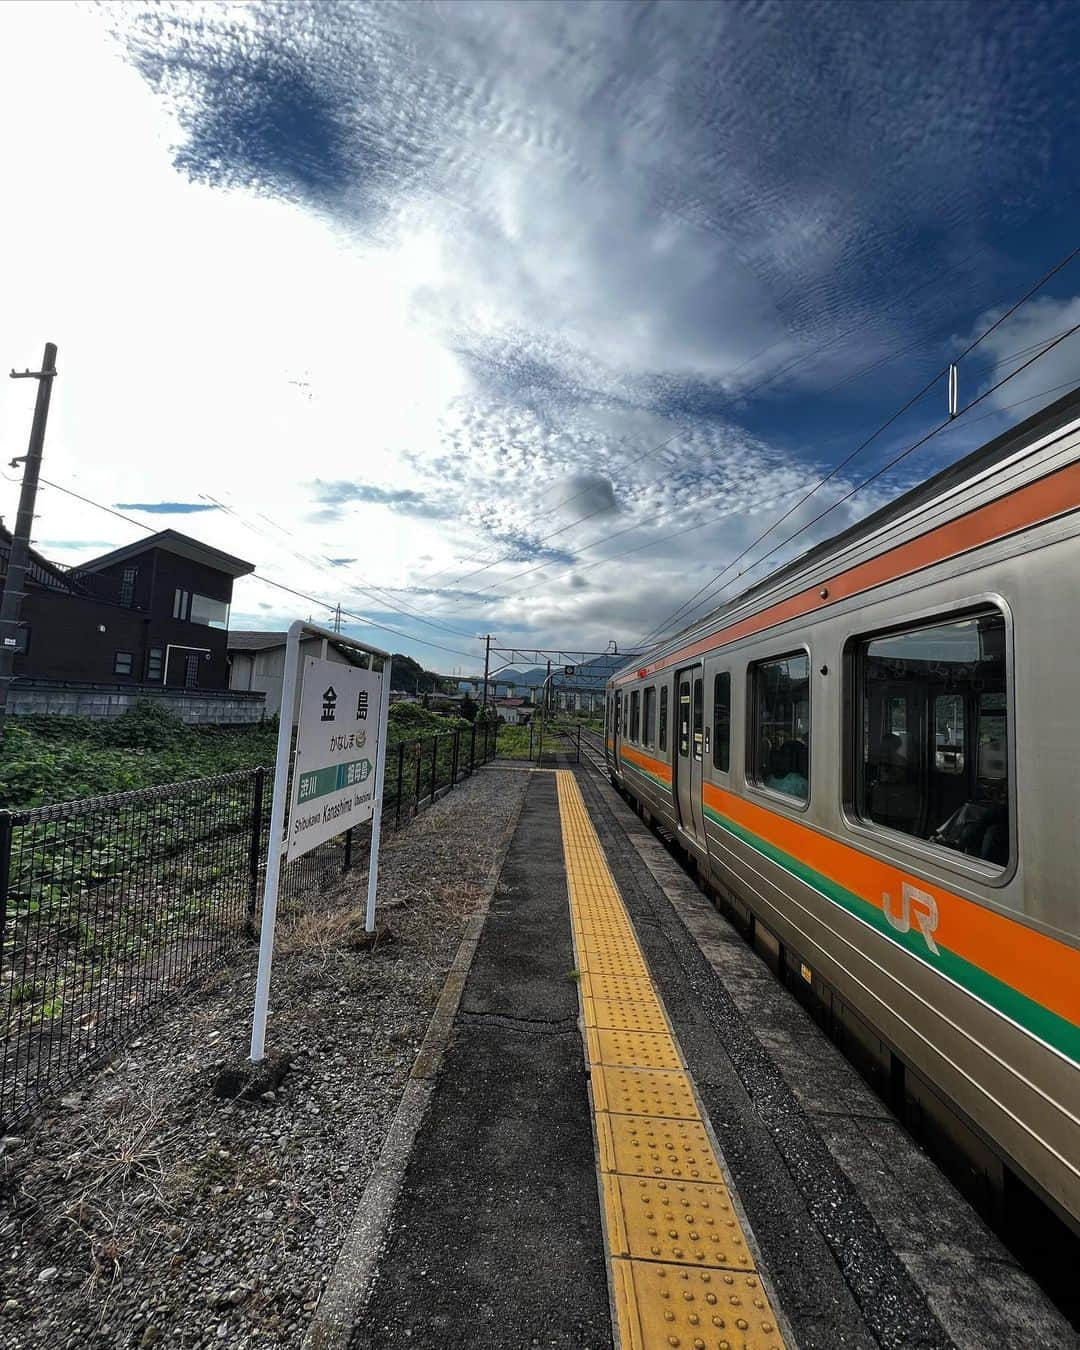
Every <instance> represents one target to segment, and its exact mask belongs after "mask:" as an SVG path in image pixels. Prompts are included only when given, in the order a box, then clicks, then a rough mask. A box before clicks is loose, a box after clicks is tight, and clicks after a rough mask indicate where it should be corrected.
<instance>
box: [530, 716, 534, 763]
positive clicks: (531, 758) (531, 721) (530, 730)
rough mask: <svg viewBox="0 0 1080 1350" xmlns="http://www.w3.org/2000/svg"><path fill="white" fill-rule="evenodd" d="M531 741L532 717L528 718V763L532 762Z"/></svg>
mask: <svg viewBox="0 0 1080 1350" xmlns="http://www.w3.org/2000/svg"><path fill="white" fill-rule="evenodd" d="M532 743H533V728H532V719H531V718H530V719H529V763H530V764H531V763H532Z"/></svg>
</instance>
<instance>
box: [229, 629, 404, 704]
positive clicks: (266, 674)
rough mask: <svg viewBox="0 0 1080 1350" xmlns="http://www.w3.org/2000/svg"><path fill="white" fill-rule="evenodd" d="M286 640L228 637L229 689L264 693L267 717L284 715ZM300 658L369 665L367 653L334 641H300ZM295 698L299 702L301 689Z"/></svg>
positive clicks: (265, 635)
mask: <svg viewBox="0 0 1080 1350" xmlns="http://www.w3.org/2000/svg"><path fill="white" fill-rule="evenodd" d="M287 637H288V634H287V633H270V632H262V631H259V630H256V631H252V630H244V629H241V630H239V631H238V632H235V633H230V634H229V688H230V689H234V690H237V691H242V692H249V693H251V692H254V693H262V694H263V695H264V696H265V699H266V714H267V716H268V717H272V716H273V715H274V714H275V713H280V711H281V683H282V679H283V676H284V672H285V642H286V639H287ZM300 655H301V657H305V656H318V657H321V658H322V659H323V660H326V661H338V662H340V663H341V664H342V665H343V666H366V665H367V661H368V658H367V655H366V653H364V652H360V651H357V650H356V648H355V647H349V646H347V645H346V644H344V643H340V644H339V643H336V642H334V641H333V639H332V638H318V637H303V638H301V640H300ZM302 668H303V661H302V660H301V669H302ZM296 696H297V702H299V698H300V687H299V685H298V686H297V691H296ZM390 697H391V699H393V698H394V695H393V694H391V695H390Z"/></svg>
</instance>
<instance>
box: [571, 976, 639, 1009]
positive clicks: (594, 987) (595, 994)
mask: <svg viewBox="0 0 1080 1350" xmlns="http://www.w3.org/2000/svg"><path fill="white" fill-rule="evenodd" d="M581 996H582V998H617V999H619V1000H620V1001H621V1002H623V1003H648V1002H651V1001H652V1000H653V999H654V998H655V997H656V994H655V993H654V992H653V987H652V980H649V979H638V980H635V979H632V978H629V977H627V976H625V975H601V974H592V975H582V977H581Z"/></svg>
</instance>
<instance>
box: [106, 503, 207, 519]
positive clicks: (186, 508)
mask: <svg viewBox="0 0 1080 1350" xmlns="http://www.w3.org/2000/svg"><path fill="white" fill-rule="evenodd" d="M113 504H114V505H115V507H116V509H117V510H118V511H148V512H149V513H150V514H151V515H163V516H165V515H168V516H190V515H194V514H195V513H196V512H199V511H216V510H217V509H218V508H217V507H216V506H212V505H210V503H208V502H114V503H113Z"/></svg>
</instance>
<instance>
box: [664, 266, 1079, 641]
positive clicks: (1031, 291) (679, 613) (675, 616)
mask: <svg viewBox="0 0 1080 1350" xmlns="http://www.w3.org/2000/svg"><path fill="white" fill-rule="evenodd" d="M1077 254H1080V246H1077V247H1076V248H1074V249H1073V250H1072V251H1071V252H1070V253H1068V254H1067V255H1066V256H1065V257H1064V258H1062V259H1061V260H1060V261H1059V262H1057V263H1055V265H1054V266H1053V267H1052V268H1050V270H1049V271H1048V272H1045V273H1044V274H1043V275H1042V276H1041V277H1040V278H1039V279H1038V281H1036V282H1035V283H1034V284H1033V285H1032V286H1030V287H1029V288H1028V289H1027V290H1026V291H1025V292H1024V294H1023V295H1022V296H1021V297H1020V298H1019V299H1018V300H1017V301H1015V302H1014V303H1013V304H1012V305H1010V306H1009V308H1008V309H1006V310H1005V311H1004V312H1003V313H1002V314H1001V315H999V316H998V318H997V319H995V320H994V322H993V323H991V324H990V325H989V326H988V327H987V328H986V329H984V331H983V332H982V333H980V334H979V336H978V337H977V338H975V339H974V340H973V341H972V342H970V343H968V345H967V346H966V347H965V348H964V350H963V351H962V352H960V353H959V355H958V356H957V357H956V358H955V360H954V361H953V362H951V363H950V364H952V365H956V364H959V362H960V361H962V360H963V359H964V358H965V357H966V356H968V355H969V354H970V353H971V352H973V351H974V350H975V348H976V347H978V346H979V344H980V343H981V342H984V341H985V340H986V338H988V337H989V336H990V334H991V333H993V332H995V330H996V329H998V328H1000V327H1001V325H1002V324H1003V323H1005V321H1006V320H1007V319H1009V318H1011V317H1012V316H1013V315H1014V314H1015V313H1016V312H1017V310H1018V309H1020V308H1021V306H1022V305H1025V304H1026V303H1027V302H1028V301H1029V300H1030V299H1031V297H1032V296H1033V295H1035V294H1036V292H1037V291H1039V290H1040V289H1041V288H1042V287H1043V286H1045V285H1046V283H1047V282H1048V281H1049V280H1050V279H1051V278H1052V277H1054V276H1056V275H1057V273H1058V272H1060V271H1061V270H1062V269H1063V268H1064V267H1066V266H1067V265H1068V264H1069V263H1070V262H1071V261H1072V260H1073V258H1075V257H1076V256H1077ZM1075 331H1076V330H1075V328H1072V329H1067V330H1066V331H1065V332H1064V333H1061V334H1058V336H1057V337H1055V338H1054V339H1052V340H1051V341H1050V342H1049V344H1048V345H1046V346H1044V347H1043V349H1042V350H1041V351H1040V352H1038V353H1037V355H1035V356H1034V357H1032V358H1030V360H1028V361H1026V362H1025V363H1024V364H1023V365H1022V366H1019V367H1018V368H1017V370H1015V371H1013V372H1012V375H1015V374H1018V373H1019V372H1020V371H1021V370H1024V369H1026V368H1027V366H1028V365H1030V364H1031V362H1032V361H1037V360H1039V359H1040V358H1041V357H1042V356H1044V355H1045V354H1046V353H1047V352H1048V351H1050V350H1051V349H1052V348H1053V347H1055V346H1057V344H1058V343H1059V342H1062V341H1064V339H1065V338H1066V337H1068V336H1070V335H1071V334H1072V333H1073V332H1075ZM947 370H948V366H946V367H945V368H944V370H939V371H937V372H936V373H935V374H934V375H933V376H932V377H931V379H930V380H929V381H928V382H927V383H926V384H925V385H924V386H923V387H922V389H920V390H919V392H918V393H917V394H914V395H913V396H912V397H911V398H910V399H909V400H908V401H907V402H906V403H905V404H904V405H903V407H901V408H900V409H899V410H898V411H897V412H895V413H893V415H892V416H891V417H889V418H888V419H887V420H886V421H885V422H884V423H882V425H881V426H880V427H878V428H877V430H876V431H874V432H873V433H872V434H871V435H870V436H868V437H867V439H866V440H864V441H863V442H862V443H861V444H860V445H858V446H856V448H855V449H854V450H852V451H851V453H850V454H848V455H846V456H845V457H844V458H843V459H842V460H840V461H839V462H838V463H837V464H835V465H834V466H833V468H832V469H830V470H829V472H828V473H826V474H825V475H824V476H823V477H821V478H820V479H819V480H818V481H817V482H816V483H815V484H814V486H813V487H812V488H810V489H809V490H808V491H807V492H806V493H805V494H804V495H803V496H802V497H800V499H799V500H798V501H797V502H795V504H794V505H793V506H790V507H789V508H788V509H787V510H786V511H785V512H784V513H783V514H782V515H780V516H778V517H777V519H776V520H774V521H773V522H772V524H771V525H770V526H769V527H768V529H766V530H764V531H763V532H762V533H761V534H759V535H758V536H757V538H756V539H754V540H752V541H751V543H749V544H748V545H747V546H746V548H744V549H743V551H742V552H741V553H739V554H738V555H737V556H736V557H734V558H733V559H732V560H731V561H730V562H728V563H727V564H726V565H725V566H724V567H722V568H721V569H720V571H719V572H717V573H716V574H715V576H713V577H712V579H711V580H709V581H707V582H706V583H705V584H704V586H700V587H698V589H697V590H696V591H695V592H694V594H693V595H691V596H690V598H689V599H688V600H685V601H684V602H683V603H682V604H681V605H680V606H679V607H678V608H677V609H675V610H674V611H673V612H672V613H671V614H669V615H668V617H667V618H666V619H664V620H662V621H661V623H660V624H658V625H656V626H655V627H654V628H652V629H650V630H649V632H648V633H645V634H644V635H643V636H642V637H641V639H640V641H639V645H642V644H644V643H646V642H648V641H649V640H650V639H652V638H654V637H655V638H656V639H657V640H658V639H659V638H660V637H661V636H662V634H663V633H664V632H665V631H666V630H668V629H669V628H671V626H672V624H674V623H677V622H678V621H679V619H680V618H681V617H686V616H688V615H689V614H691V613H693V611H694V610H696V609H700V608H701V607H702V604H705V603H708V600H709V598H710V597H711V595H712V594H714V593H715V592H713V591H712V589H711V588H712V587H713V586H714V584H715V583H716V582H717V581H719V580H720V578H721V577H723V576H725V575H726V574H727V573H728V572H730V571H731V569H732V568H733V567H734V566H736V565H737V564H738V563H739V562H741V560H742V559H743V558H745V557H746V555H747V554H748V553H750V552H751V551H752V550H753V549H755V548H756V547H757V546H758V544H760V543H761V542H762V541H763V540H764V539H767V538H768V536H769V535H770V534H771V533H772V532H773V530H775V529H776V528H777V526H778V525H782V524H783V523H784V521H785V520H788V519H789V518H790V517H791V516H792V515H794V513H795V512H796V511H797V510H798V509H799V507H800V506H803V505H804V504H805V503H806V502H807V501H809V499H810V498H811V497H812V496H813V495H814V494H815V493H816V492H818V491H819V490H820V489H821V488H822V487H824V486H825V484H826V483H828V482H830V481H831V480H832V479H833V478H835V477H836V475H837V474H838V473H839V472H840V471H841V470H842V469H844V468H846V467H847V465H848V464H850V463H851V462H852V460H854V459H855V458H856V457H857V456H858V455H860V454H861V453H862V452H863V450H865V449H866V448H867V447H868V446H869V445H870V444H872V442H873V441H875V440H876V439H877V438H878V436H880V435H881V433H882V432H883V431H885V430H887V429H888V428H889V427H890V426H892V424H893V423H894V422H895V421H896V420H897V419H898V418H899V417H901V416H903V414H904V413H906V412H908V411H909V410H910V409H911V408H912V407H913V406H914V405H915V404H916V403H918V402H919V401H920V400H921V399H923V398H924V397H925V396H926V394H927V393H929V391H930V389H932V388H933V386H934V385H935V384H936V383H937V381H938V380H940V379H941V377H942V375H943V374H944V373H945V372H946V371H947ZM1012 375H1009V376H1007V377H1006V379H1011V378H1012ZM1003 383H1005V381H1001V382H999V384H998V385H995V386H993V388H999V387H1000V384H1003ZM988 392H992V390H991V391H988ZM983 397H985V395H980V400H981V398H983ZM971 407H974V403H970V404H968V405H967V408H965V409H964V411H965V412H966V411H967V410H968V408H971ZM950 420H951V419H950ZM944 425H948V422H946V423H945V424H944ZM939 429H940V428H939ZM934 434H936V432H935V433H934ZM920 444H922V442H920ZM845 500H847V498H846V497H843V498H841V499H840V501H845ZM834 505H839V502H837V503H834ZM830 509H831V508H830ZM770 552H772V550H770ZM765 556H766V557H768V556H769V554H766V555H765ZM706 591H708V592H709V595H706V596H705V600H703V601H698V597H699V596H701V595H702V594H703V593H704V592H706ZM696 601H697V602H698V603H695V602H696Z"/></svg>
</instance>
